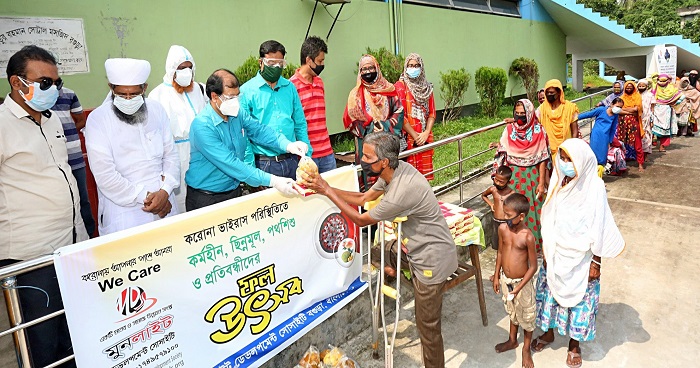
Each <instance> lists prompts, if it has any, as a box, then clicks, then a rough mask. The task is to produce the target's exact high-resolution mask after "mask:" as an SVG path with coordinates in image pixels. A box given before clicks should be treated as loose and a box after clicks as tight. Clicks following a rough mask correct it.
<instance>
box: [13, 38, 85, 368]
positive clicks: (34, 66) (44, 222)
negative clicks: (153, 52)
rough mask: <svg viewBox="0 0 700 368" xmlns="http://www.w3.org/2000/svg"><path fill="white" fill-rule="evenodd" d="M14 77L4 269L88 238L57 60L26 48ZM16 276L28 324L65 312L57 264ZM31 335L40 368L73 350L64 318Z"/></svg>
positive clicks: (17, 60) (15, 58)
mask: <svg viewBox="0 0 700 368" xmlns="http://www.w3.org/2000/svg"><path fill="white" fill-rule="evenodd" d="M7 76H8V77H7V80H8V82H9V83H10V87H11V89H12V90H11V92H10V94H9V95H8V96H7V98H6V99H5V102H4V103H3V104H2V105H0V198H2V199H1V200H0V234H3V235H2V236H3V240H2V241H0V267H3V266H7V265H9V264H12V263H15V262H18V261H21V260H28V259H32V258H36V257H38V256H41V255H46V254H51V253H53V252H54V250H56V249H58V248H60V247H62V246H64V245H69V244H73V243H77V242H79V241H83V240H87V239H88V236H87V232H86V231H85V226H84V225H83V220H82V218H81V216H80V196H79V194H78V184H77V183H76V181H75V178H74V177H73V175H72V174H71V167H70V165H69V164H68V152H67V150H66V138H65V134H64V131H63V127H62V126H61V121H60V120H59V118H58V116H56V114H54V113H52V112H51V111H50V110H49V109H50V108H51V107H52V106H53V105H54V104H55V103H56V100H57V99H58V90H59V89H60V88H61V87H62V86H63V82H62V81H61V79H60V78H59V77H58V68H57V67H56V58H55V57H54V56H53V55H52V54H51V53H49V52H48V51H47V50H44V49H42V48H40V47H37V46H34V45H31V46H25V47H23V48H22V49H21V50H20V51H18V52H17V53H15V54H14V55H12V57H10V59H9V61H8V63H7ZM16 281H17V283H16V285H15V286H17V287H18V288H20V289H19V299H20V304H21V307H22V313H23V316H24V319H25V320H26V321H31V320H33V319H36V318H38V317H42V316H44V315H47V314H49V313H52V312H56V311H59V310H61V309H63V303H61V295H60V292H59V289H58V283H57V282H56V271H55V269H54V267H53V266H47V267H43V268H40V269H37V270H34V271H30V272H27V273H24V274H22V275H19V276H17V280H16ZM31 288H34V289H40V290H42V291H44V292H46V294H44V293H43V292H41V291H37V290H33V289H31ZM47 303H48V305H47ZM27 334H28V338H29V347H30V349H31V352H32V360H33V362H34V365H33V366H36V367H43V366H46V365H48V364H50V363H53V362H54V361H56V360H58V359H60V358H63V357H66V356H68V355H69V354H71V352H70V348H71V343H70V337H69V335H68V327H67V325H66V320H65V318H63V317H60V318H53V319H49V320H47V321H45V322H42V323H40V324H38V325H36V326H32V327H29V329H28V330H27ZM72 366H73V367H74V366H75V365H72ZM61 367H65V365H62V366H61Z"/></svg>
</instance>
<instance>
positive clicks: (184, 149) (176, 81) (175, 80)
mask: <svg viewBox="0 0 700 368" xmlns="http://www.w3.org/2000/svg"><path fill="white" fill-rule="evenodd" d="M196 70H197V66H196V64H195V62H194V59H193V58H192V54H190V52H189V51H188V50H187V49H186V48H185V47H183V46H179V45H172V46H170V51H168V57H167V59H166V60H165V75H164V76H163V83H161V84H159V85H158V86H157V87H156V88H154V89H153V91H151V92H150V93H149V94H148V98H150V99H152V100H156V101H158V102H160V104H161V105H163V108H164V109H165V112H166V113H167V114H168V117H169V118H170V131H171V132H172V133H173V139H174V140H175V147H176V148H177V150H178V153H179V154H180V187H178V188H176V189H175V191H174V193H175V207H176V208H177V211H178V212H179V213H183V212H185V197H186V194H187V185H186V184H185V173H186V172H187V169H188V168H189V166H190V125H191V124H192V120H194V117H195V116H196V115H197V114H199V112H200V111H202V109H203V108H204V105H205V104H206V103H207V101H208V98H207V97H206V93H204V86H202V85H201V84H200V83H197V82H195V80H194V76H195V71H196Z"/></svg>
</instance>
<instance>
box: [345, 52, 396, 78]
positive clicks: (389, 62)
mask: <svg viewBox="0 0 700 368" xmlns="http://www.w3.org/2000/svg"><path fill="white" fill-rule="evenodd" d="M367 53H368V54H370V55H372V56H374V58H375V59H377V63H379V69H381V71H382V75H383V76H384V78H386V80H388V81H389V83H396V82H397V81H398V80H399V77H401V73H403V62H404V57H403V56H402V55H400V54H399V55H394V53H393V52H391V51H389V49H387V48H386V47H382V48H379V49H371V48H369V47H368V48H367ZM356 66H357V65H356ZM355 75H357V68H356V69H355Z"/></svg>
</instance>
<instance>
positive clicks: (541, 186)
mask: <svg viewBox="0 0 700 368" xmlns="http://www.w3.org/2000/svg"><path fill="white" fill-rule="evenodd" d="M545 194H547V189H546V188H545V187H544V184H539V185H537V189H536V190H535V195H536V196H537V200H538V201H540V202H542V200H543V199H544V195H545Z"/></svg>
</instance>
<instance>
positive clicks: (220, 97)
mask: <svg viewBox="0 0 700 368" xmlns="http://www.w3.org/2000/svg"><path fill="white" fill-rule="evenodd" d="M234 98H238V95H231V96H226V95H219V99H220V100H221V102H224V101H228V100H232V99H234Z"/></svg>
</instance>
